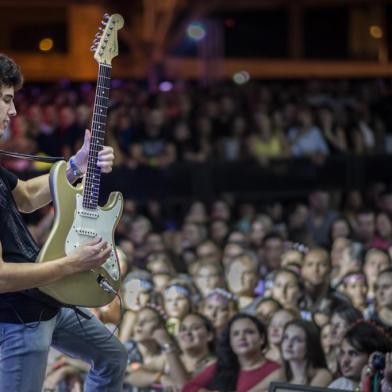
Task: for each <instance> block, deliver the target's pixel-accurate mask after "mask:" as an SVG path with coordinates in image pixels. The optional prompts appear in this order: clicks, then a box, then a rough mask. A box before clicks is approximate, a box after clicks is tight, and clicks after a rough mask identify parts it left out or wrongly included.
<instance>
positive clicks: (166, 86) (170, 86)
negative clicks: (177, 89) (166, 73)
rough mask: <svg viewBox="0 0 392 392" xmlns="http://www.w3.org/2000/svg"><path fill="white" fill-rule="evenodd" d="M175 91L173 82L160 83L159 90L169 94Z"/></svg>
mask: <svg viewBox="0 0 392 392" xmlns="http://www.w3.org/2000/svg"><path fill="white" fill-rule="evenodd" d="M172 89H173V83H172V82H169V81H167V80H166V81H164V82H161V83H159V90H160V91H163V92H165V93H166V92H168V91H171V90H172Z"/></svg>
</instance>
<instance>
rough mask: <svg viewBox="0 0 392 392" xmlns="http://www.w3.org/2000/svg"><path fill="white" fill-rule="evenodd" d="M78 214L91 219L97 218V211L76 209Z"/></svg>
mask: <svg viewBox="0 0 392 392" xmlns="http://www.w3.org/2000/svg"><path fill="white" fill-rule="evenodd" d="M78 215H80V216H83V217H86V218H92V219H98V218H99V214H98V212H97V211H88V210H78Z"/></svg>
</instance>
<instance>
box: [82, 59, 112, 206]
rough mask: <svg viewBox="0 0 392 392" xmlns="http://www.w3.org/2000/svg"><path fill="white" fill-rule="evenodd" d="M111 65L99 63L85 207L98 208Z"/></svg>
mask: <svg viewBox="0 0 392 392" xmlns="http://www.w3.org/2000/svg"><path fill="white" fill-rule="evenodd" d="M110 74H111V67H110V66H108V65H104V64H99V71H98V81H97V88H96V92H95V102H94V111H93V118H92V124H91V140H90V151H89V154H88V163H87V172H86V177H85V182H84V189H83V208H87V209H92V210H93V209H97V206H98V198H99V186H100V182H101V169H100V168H99V167H98V166H97V158H98V151H100V150H102V147H103V145H104V139H105V130H106V116H107V110H108V105H109V92H110Z"/></svg>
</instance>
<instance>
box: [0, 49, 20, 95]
mask: <svg viewBox="0 0 392 392" xmlns="http://www.w3.org/2000/svg"><path fill="white" fill-rule="evenodd" d="M22 84H23V76H22V72H21V71H20V68H19V67H18V66H17V65H16V64H15V62H14V61H13V60H12V59H10V58H9V57H8V56H6V55H5V54H2V53H0V87H3V86H7V87H14V89H15V90H18V89H20V88H21V87H22Z"/></svg>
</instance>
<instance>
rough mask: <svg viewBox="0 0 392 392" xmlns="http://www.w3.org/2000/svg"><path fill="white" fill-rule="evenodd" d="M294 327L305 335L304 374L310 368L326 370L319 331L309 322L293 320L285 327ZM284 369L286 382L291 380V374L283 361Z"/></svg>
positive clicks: (287, 362)
mask: <svg viewBox="0 0 392 392" xmlns="http://www.w3.org/2000/svg"><path fill="white" fill-rule="evenodd" d="M290 326H295V327H298V328H301V329H302V330H303V331H304V333H305V345H306V348H305V358H304V360H305V361H306V372H308V369H309V368H310V367H312V368H313V369H319V368H327V361H326V359H325V355H324V350H323V348H322V346H321V337H320V330H319V329H318V328H317V326H316V325H315V324H314V323H313V322H310V321H305V320H294V321H290V322H289V323H288V324H287V325H286V327H285V329H284V330H285V331H286V330H287V328H288V327H290ZM283 362H284V367H285V371H286V377H287V380H291V378H292V377H293V373H292V372H291V368H290V364H289V361H286V360H284V361H283Z"/></svg>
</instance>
